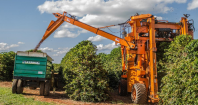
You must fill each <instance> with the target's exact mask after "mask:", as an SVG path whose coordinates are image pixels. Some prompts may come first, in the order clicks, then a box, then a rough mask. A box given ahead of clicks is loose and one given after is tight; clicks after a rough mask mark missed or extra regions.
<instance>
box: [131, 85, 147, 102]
mask: <svg viewBox="0 0 198 105" xmlns="http://www.w3.org/2000/svg"><path fill="white" fill-rule="evenodd" d="M131 100H132V102H133V103H135V104H145V103H147V92H146V87H145V85H144V84H141V83H136V84H134V85H133V87H132V91H131Z"/></svg>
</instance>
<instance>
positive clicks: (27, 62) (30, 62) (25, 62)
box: [22, 61, 40, 65]
mask: <svg viewBox="0 0 198 105" xmlns="http://www.w3.org/2000/svg"><path fill="white" fill-rule="evenodd" d="M22 64H36V65H40V62H36V61H23V62H22Z"/></svg>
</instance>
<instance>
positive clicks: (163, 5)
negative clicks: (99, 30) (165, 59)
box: [0, 0, 198, 63]
mask: <svg viewBox="0 0 198 105" xmlns="http://www.w3.org/2000/svg"><path fill="white" fill-rule="evenodd" d="M63 11H66V12H68V13H70V14H73V15H76V16H78V19H79V20H80V21H82V22H84V23H87V24H89V25H92V26H95V27H100V26H106V25H112V24H118V23H122V22H125V21H126V20H127V19H128V18H129V17H130V16H132V15H134V14H135V13H136V12H138V13H140V14H143V13H146V14H147V13H150V14H153V15H155V16H157V17H158V18H160V19H163V20H168V21H170V22H179V21H180V19H181V17H182V16H183V14H190V15H191V16H190V17H189V19H194V25H195V29H196V31H195V32H194V38H195V39H198V36H197V30H198V0H105V1H104V0H63V1H62V0H59V1H56V0H54V1H46V0H1V1H0V14H1V16H0V52H5V51H15V52H16V51H25V50H29V49H33V48H34V47H35V46H36V45H37V43H38V42H39V41H40V39H41V38H42V36H43V34H44V32H45V30H46V28H47V26H48V25H49V23H50V21H51V20H56V18H55V17H54V16H53V15H52V13H54V12H59V13H62V12H63ZM111 29H112V30H113V31H115V32H118V31H119V27H115V28H111ZM104 30H105V31H107V32H109V33H111V32H110V31H109V30H107V29H104ZM112 34H114V33H112ZM115 35H117V36H119V34H115ZM87 39H89V40H91V41H92V42H93V43H94V44H95V45H96V46H98V52H104V53H109V52H110V51H111V50H112V49H113V48H116V47H117V46H116V45H114V43H113V41H110V40H108V39H105V38H103V37H100V36H97V35H96V34H94V33H91V32H88V31H85V30H83V29H80V28H78V27H76V26H72V25H70V24H68V23H66V22H65V23H64V24H62V25H61V26H60V27H59V28H58V29H57V30H56V31H55V32H54V33H53V34H52V35H51V36H50V37H49V38H48V39H47V40H45V41H44V43H43V44H42V45H41V46H40V49H41V50H43V51H44V52H46V53H47V54H48V55H50V56H51V57H52V58H53V59H54V60H55V61H54V62H55V63H60V61H61V59H62V58H63V57H64V55H65V54H66V52H67V51H69V49H70V48H72V47H74V46H75V45H76V44H78V43H79V42H80V41H82V40H87Z"/></svg>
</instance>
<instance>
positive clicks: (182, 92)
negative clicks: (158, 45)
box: [160, 35, 198, 105]
mask: <svg viewBox="0 0 198 105" xmlns="http://www.w3.org/2000/svg"><path fill="white" fill-rule="evenodd" d="M165 51H166V52H165V53H164V59H163V60H164V62H163V63H160V66H162V67H163V69H162V70H161V72H164V73H166V75H165V76H164V77H163V79H162V88H161V92H160V97H161V99H162V100H163V104H174V105H175V104H179V105H186V104H198V100H197V99H198V94H197V93H198V40H192V39H191V36H188V35H186V36H185V35H180V36H177V37H176V38H175V39H174V41H172V42H171V44H170V46H169V48H168V49H166V50H165Z"/></svg>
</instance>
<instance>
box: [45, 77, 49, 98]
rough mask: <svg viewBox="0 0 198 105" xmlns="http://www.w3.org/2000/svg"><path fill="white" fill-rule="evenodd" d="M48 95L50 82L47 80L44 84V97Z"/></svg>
mask: <svg viewBox="0 0 198 105" xmlns="http://www.w3.org/2000/svg"><path fill="white" fill-rule="evenodd" d="M49 93H50V81H48V80H47V81H46V82H45V90H44V95H45V96H48V95H49Z"/></svg>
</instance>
